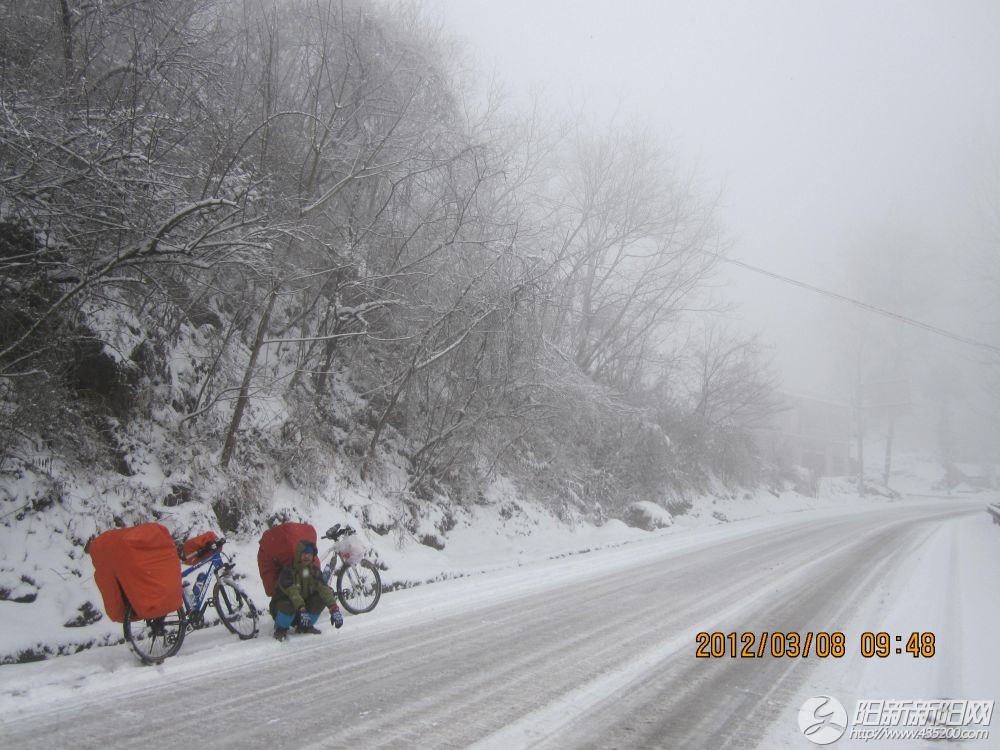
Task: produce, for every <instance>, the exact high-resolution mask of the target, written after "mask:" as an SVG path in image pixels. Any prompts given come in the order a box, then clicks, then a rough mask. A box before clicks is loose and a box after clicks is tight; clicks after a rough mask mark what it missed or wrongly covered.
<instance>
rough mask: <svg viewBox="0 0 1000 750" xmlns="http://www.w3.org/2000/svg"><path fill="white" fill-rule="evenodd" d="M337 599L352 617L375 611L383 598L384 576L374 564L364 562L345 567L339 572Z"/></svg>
mask: <svg viewBox="0 0 1000 750" xmlns="http://www.w3.org/2000/svg"><path fill="white" fill-rule="evenodd" d="M345 579H346V580H347V586H346V587H345V586H344V580H345ZM337 598H338V599H340V603H341V604H343V605H344V609H346V610H347V611H348V612H350V613H351V614H352V615H362V614H364V613H365V612H371V611H372V610H373V609H375V605H376V604H378V600H379V599H381V598H382V576H381V575H379V572H378V568H376V567H375V565H374V563H372V562H370V561H368V560H362V561H361V562H359V563H358V564H357V565H345V566H344V567H343V568H341V569H340V570H339V571H337Z"/></svg>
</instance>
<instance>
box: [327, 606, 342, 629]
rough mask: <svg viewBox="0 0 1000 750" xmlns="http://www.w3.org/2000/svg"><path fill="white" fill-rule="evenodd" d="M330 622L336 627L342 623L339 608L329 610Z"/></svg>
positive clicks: (339, 626)
mask: <svg viewBox="0 0 1000 750" xmlns="http://www.w3.org/2000/svg"><path fill="white" fill-rule="evenodd" d="M330 624H331V625H333V627H335V628H338V629H339V628H341V627H342V626H343V625H344V616H343V615H342V614H341V613H340V610H339V609H331V610H330Z"/></svg>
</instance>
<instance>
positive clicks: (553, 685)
mask: <svg viewBox="0 0 1000 750" xmlns="http://www.w3.org/2000/svg"><path fill="white" fill-rule="evenodd" d="M970 529H971V530H972V531H968V530H970ZM984 529H985V531H983V530H984ZM986 532H992V533H994V534H996V535H997V538H996V541H997V546H996V548H995V549H1000V534H997V530H996V527H992V528H990V524H989V521H988V519H987V518H986V516H985V514H984V513H983V508H982V504H981V503H977V504H975V505H969V504H959V503H955V502H949V503H933V502H921V503H897V504H892V505H888V506H882V507H880V508H867V509H864V510H862V511H857V510H843V511H816V512H808V513H801V514H795V515H793V516H785V517H778V518H769V519H759V520H756V521H749V522H744V523H736V524H730V525H727V526H725V527H719V528H716V529H710V530H704V531H698V532H690V533H682V534H674V535H666V536H663V537H657V538H652V539H649V540H646V541H643V542H638V543H634V544H629V545H625V546H623V547H619V548H616V549H610V550H601V551H596V552H592V553H589V554H586V555H579V556H574V557H570V558H565V559H560V560H554V561H549V562H545V563H539V564H534V565H529V566H524V567H522V568H517V569H512V570H510V571H504V572H499V573H491V574H487V575H483V576H475V577H470V578H467V579H463V580H458V581H450V582H447V583H442V584H436V585H434V586H428V587H420V588H418V589H413V590H409V591H406V592H398V593H394V594H391V595H387V596H386V597H385V598H384V599H383V603H382V604H381V605H380V606H379V608H378V609H377V610H376V611H375V612H374V613H373V614H371V615H366V616H364V617H357V618H348V621H347V624H346V626H345V627H344V628H343V630H341V631H339V632H334V631H333V629H332V628H330V627H329V626H328V625H327V626H326V627H325V628H324V631H325V632H324V633H323V635H322V636H318V637H317V636H298V637H293V638H292V639H291V641H290V642H289V643H286V644H279V643H276V642H274V641H272V640H271V639H270V632H271V629H270V625H269V624H267V625H265V626H264V627H263V628H262V633H261V635H262V637H261V638H260V639H258V640H257V641H254V642H250V643H238V642H236V641H235V639H233V640H230V638H229V637H227V636H226V634H225V633H223V632H221V629H220V628H213V629H211V630H209V631H198V632H194V633H191V634H189V636H188V638H187V639H186V641H185V643H184V647H183V649H182V651H181V654H180V655H179V656H178V657H175V658H174V659H171V660H168V661H167V662H166V663H165V664H164V665H163V666H161V667H156V668H148V667H145V668H144V667H140V666H137V665H133V664H132V663H130V660H131V659H132V656H131V654H130V653H129V652H128V651H127V650H126V649H125V648H124V647H116V648H106V649H99V651H101V652H105V654H101V655H100V656H90V657H89V661H88V657H87V655H85V654H81V655H79V656H78V657H69V658H66V659H57V660H54V661H53V662H48V663H44V664H39V665H19V666H16V667H4V668H2V669H0V711H2V714H3V718H2V719H0V721H2V723H0V744H2V745H3V746H4V747H17V748H31V747H44V748H46V749H47V750H50V749H51V748H53V747H74V748H80V749H82V748H91V747H93V748H96V747H143V748H146V749H147V750H153V749H154V748H170V749H171V750H175V749H176V748H178V747H192V746H202V745H204V744H206V743H207V744H211V745H212V746H214V747H222V748H228V747H240V748H297V749H298V750H305V749H306V748H327V747H334V746H342V747H353V748H369V747H398V748H432V747H433V748H439V747H466V746H469V745H477V746H478V747H482V748H516V747H560V748H564V747H584V746H585V747H658V748H688V747H691V748H702V747H705V748H708V747H711V748H724V747H755V746H757V745H758V744H759V743H762V742H763V741H764V739H765V738H768V739H767V743H768V744H762V745H761V746H773V744H774V743H775V742H776V741H782V739H783V738H786V737H787V741H788V747H810V746H812V745H810V744H809V743H808V742H807V741H806V740H805V739H804V738H803V737H802V736H801V735H800V734H799V733H798V729H797V727H796V726H795V724H794V720H792V723H791V724H788V725H787V726H780V725H779V723H780V722H785V723H786V724H787V723H788V711H789V710H791V709H792V708H794V709H797V708H798V705H799V704H801V700H800V699H799V696H800V695H801V691H802V690H803V689H808V688H812V687H814V686H815V683H816V674H817V672H821V671H822V670H825V669H829V668H830V667H829V666H828V664H827V662H830V663H831V664H832V662H833V661H834V660H832V659H819V658H816V657H815V656H813V657H810V658H808V659H801V658H799V659H791V658H785V659H773V658H763V659H730V658H723V659H697V658H695V645H696V642H695V636H696V634H697V633H698V632H699V631H709V632H711V631H721V632H731V631H737V632H762V631H768V632H775V631H781V632H791V631H796V632H800V633H805V632H807V631H812V632H819V631H822V632H833V631H845V632H847V633H848V641H847V649H848V655H847V656H846V657H845V658H844V659H842V660H839V661H840V663H839V664H837V665H836V669H837V670H839V671H838V673H837V674H838V677H837V679H838V681H839V685H841V686H842V685H843V684H848V683H849V680H848V679H846V678H845V675H850V674H853V673H854V672H857V671H858V670H860V669H861V668H869V669H877V668H878V665H877V664H872V663H870V661H871V660H863V659H861V658H860V656H859V655H858V643H857V638H856V635H854V633H855V632H856V630H858V629H860V630H880V629H883V627H884V624H883V623H882V622H877V621H874V620H872V621H866V619H865V618H878V617H882V616H883V614H884V613H885V612H887V611H890V610H891V607H892V606H893V605H894V604H895V603H897V602H895V599H894V596H895V594H894V592H898V591H902V590H904V589H905V585H906V582H907V581H909V579H910V577H911V574H912V573H913V571H914V570H915V567H914V565H915V563H914V560H916V559H918V558H919V555H920V552H921V550H922V549H923V548H924V547H925V545H926V544H927V543H928V540H930V539H932V538H935V539H937V538H939V537H941V538H942V539H945V540H947V539H953V540H956V543H958V542H960V541H961V540H962V538H963V537H962V535H963V534H965V533H972V534H980V533H986ZM942 534H944V535H945V536H944V537H942V536H941V535H942ZM936 546H937V547H940V548H941V552H940V554H941V555H949V554H953V551H952V549H951V546H950V545H948V544H945V543H942V544H938V545H936ZM959 546H961V544H959ZM987 554H992V553H989V550H988V548H987ZM998 561H1000V556H996V555H994V556H993V558H992V560H987V561H986V563H985V564H986V565H987V569H984V571H983V572H984V575H985V574H987V573H989V570H988V565H994V564H995V565H997V567H998V569H1000V562H998ZM925 562H926V561H925ZM931 564H933V563H931ZM994 575H995V573H994ZM993 580H996V579H995V578H994V579H993ZM934 596H935V598H936V601H935V602H934V604H940V605H941V606H948V605H949V603H950V605H951V606H957V605H956V604H955V602H954V601H953V597H951V596H950V595H949V592H948V591H940V592H935V593H934ZM906 627H912V628H914V629H917V628H918V627H919V626H918V623H916V622H914V623H913V625H912V626H906ZM959 633H960V631H959V630H958V629H955V631H954V634H955V636H956V637H958V635H959ZM961 635H962V637H972V638H975V637H976V635H975V633H974V632H973V633H971V634H970V633H966V632H962V634H961ZM948 636H949V634H947V633H941V634H940V636H939V638H940V639H942V642H941V643H940V648H939V656H937V657H935V659H937V660H938V661H941V660H944V659H948V658H949V654H954V653H956V651H955V650H954V648H950V646H949V644H948V643H947V642H946V640H944V639H947V637H948ZM957 645H958V644H951V646H952V647H957ZM979 646H980V644H965V653H966V654H967V655H969V654H971V653H975V652H974V648H976V647H979ZM978 653H979V655H978V656H970V657H969V658H982V653H983V652H982V651H980V652H978ZM107 654H111V655H112V656H113V657H114V659H113V661H110V660H109V659H110V658H111V657H109V656H108V655H107ZM895 658H896V659H900V658H902V657H895ZM905 658H907V659H910V658H911V657H908V656H907V657H905ZM74 659H79V660H80V661H79V662H78V665H76V666H74V663H73V660H74ZM935 659H930V660H925V663H924V664H921V665H918V667H917V668H918V669H924V670H925V672H926V676H927V677H928V680H933V679H936V677H934V675H939V674H941V673H942V672H941V670H940V669H939V668H938V667H939V666H940V665H939V664H936V663H935ZM911 661H912V659H911ZM60 662H62V664H60ZM82 664H86V665H87V666H85V667H81V666H79V665H82ZM882 664H884V665H885V669H886V670H889V671H892V670H893V669H894V668H893V666H892V665H891V664H889V663H888V662H882ZM920 674H923V673H920ZM851 684H854V685H855V686H857V685H858V684H859V683H858V682H856V681H855V682H854V683H851ZM911 684H912V682H911ZM74 685H78V686H79V687H74ZM820 687H822V686H821V685H820ZM832 687H833V686H831V689H832ZM950 687H951V688H952V689H954V686H950ZM926 689H927V690H932V689H934V685H933V684H931V683H928V685H927V686H926ZM994 692H996V691H994ZM846 697H848V696H845V698H846ZM871 697H879V696H871ZM883 697H890V696H883ZM891 697H911V698H912V697H928V698H929V697H941V696H935V695H931V694H927V695H924V694H921V695H908V696H907V695H903V696H891ZM951 697H967V698H995V697H997V696H996V695H967V696H961V695H959V696H955V695H953V696H951ZM795 701H798V703H797V704H795V705H794V707H793V706H792V704H793V703H794V702H795ZM846 702H847V701H846V700H845V703H846ZM793 713H794V711H793ZM995 731H996V732H997V734H1000V727H997V729H996V730H995ZM769 733H770V734H769ZM775 738H777V740H776V739H775ZM845 739H846V738H845ZM992 742H993V739H992V738H991V740H990V742H989V743H982V742H980V743H978V744H977V743H972V745H975V746H976V747H983V748H985V747H992V746H993V745H992V744H990V743H992ZM841 746H842V745H841V744H838V745H837V746H836V747H838V748H839V747H841ZM869 746H870V747H878V746H879V745H878V743H871V744H870V745H869ZM883 746H892V743H889V744H888V745H883Z"/></svg>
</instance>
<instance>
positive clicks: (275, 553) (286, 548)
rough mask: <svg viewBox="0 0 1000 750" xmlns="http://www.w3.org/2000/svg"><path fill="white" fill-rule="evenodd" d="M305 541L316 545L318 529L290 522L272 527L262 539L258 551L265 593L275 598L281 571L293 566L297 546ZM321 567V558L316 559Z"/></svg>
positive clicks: (258, 562) (317, 565) (258, 563)
mask: <svg viewBox="0 0 1000 750" xmlns="http://www.w3.org/2000/svg"><path fill="white" fill-rule="evenodd" d="M303 539H308V540H309V541H310V542H312V543H313V544H316V529H315V528H313V526H312V525H311V524H308V523H294V522H292V521H289V522H287V523H281V524H278V525H277V526H272V527H271V528H270V529H268V530H267V531H265V532H264V534H263V535H262V536H261V538H260V549H258V550H257V567H258V569H259V570H260V578H261V580H262V581H263V582H264V593H265V594H267V595H268V596H274V592H275V591H277V590H278V576H279V575H280V573H281V569H282V568H283V567H285V566H286V565H291V564H292V558H293V557H295V545H296V544H298V543H299V542H301V541H302V540H303ZM316 567H317V568H318V567H319V558H318V557H317V558H316Z"/></svg>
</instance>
